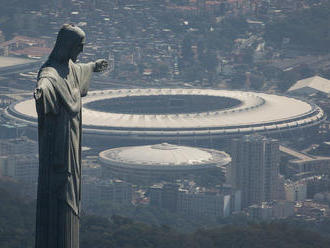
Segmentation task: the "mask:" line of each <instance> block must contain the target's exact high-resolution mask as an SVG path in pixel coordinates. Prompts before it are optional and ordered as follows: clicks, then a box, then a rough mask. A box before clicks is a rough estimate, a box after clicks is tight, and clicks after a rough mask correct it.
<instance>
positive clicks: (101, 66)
mask: <svg viewBox="0 0 330 248" xmlns="http://www.w3.org/2000/svg"><path fill="white" fill-rule="evenodd" d="M108 65H109V64H108V61H106V60H105V59H98V60H96V61H95V67H94V72H102V71H104V70H106V69H107V68H108Z"/></svg>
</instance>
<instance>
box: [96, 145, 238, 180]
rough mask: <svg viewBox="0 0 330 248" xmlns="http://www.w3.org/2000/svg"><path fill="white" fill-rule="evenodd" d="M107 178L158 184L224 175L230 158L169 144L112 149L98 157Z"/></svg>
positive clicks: (210, 151)
mask: <svg viewBox="0 0 330 248" xmlns="http://www.w3.org/2000/svg"><path fill="white" fill-rule="evenodd" d="M99 159H100V161H101V162H102V164H103V167H104V168H105V171H106V173H105V174H106V175H108V176H111V177H116V178H120V179H123V180H126V181H129V182H132V183H146V184H149V183H155V182H160V181H174V180H176V179H184V178H191V176H194V175H198V176H201V175H203V174H208V173H219V183H221V180H222V179H221V178H222V177H221V174H222V175H223V173H225V170H226V167H227V166H228V165H229V164H230V162H231V158H230V156H229V155H228V154H227V153H225V152H223V151H217V150H212V149H204V148H196V147H190V146H179V145H172V144H168V143H162V144H156V145H146V146H130V147H120V148H114V149H109V150H106V151H103V152H101V153H100V154H99Z"/></svg>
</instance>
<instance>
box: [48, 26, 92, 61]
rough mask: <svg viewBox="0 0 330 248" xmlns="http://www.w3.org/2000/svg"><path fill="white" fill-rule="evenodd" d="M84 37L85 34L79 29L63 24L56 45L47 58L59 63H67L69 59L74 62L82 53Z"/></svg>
mask: <svg viewBox="0 0 330 248" xmlns="http://www.w3.org/2000/svg"><path fill="white" fill-rule="evenodd" d="M85 37H86V35H85V32H84V31H83V30H82V29H81V28H79V27H77V26H75V25H72V24H64V25H63V26H62V28H61V29H60V31H59V32H58V34H57V39H56V43H55V46H54V48H53V51H52V52H51V54H50V56H49V58H50V59H54V60H56V61H58V62H61V63H63V62H67V61H69V59H71V60H72V61H73V62H75V61H76V60H77V57H78V55H79V54H80V53H81V52H82V51H83V48H84V43H85Z"/></svg>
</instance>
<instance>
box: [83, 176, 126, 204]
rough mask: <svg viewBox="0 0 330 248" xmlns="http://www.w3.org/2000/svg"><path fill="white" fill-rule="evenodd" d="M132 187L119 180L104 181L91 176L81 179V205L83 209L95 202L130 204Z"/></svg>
mask: <svg viewBox="0 0 330 248" xmlns="http://www.w3.org/2000/svg"><path fill="white" fill-rule="evenodd" d="M131 201H132V186H131V184H129V183H126V182H124V181H121V180H110V179H109V180H104V179H100V178H96V177H91V176H83V178H82V204H83V206H84V207H88V206H90V205H93V203H95V202H112V203H114V204H126V205H128V204H131Z"/></svg>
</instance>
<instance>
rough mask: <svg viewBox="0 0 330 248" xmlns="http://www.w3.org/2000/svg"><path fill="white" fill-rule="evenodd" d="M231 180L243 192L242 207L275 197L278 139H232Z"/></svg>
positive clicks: (252, 136)
mask: <svg viewBox="0 0 330 248" xmlns="http://www.w3.org/2000/svg"><path fill="white" fill-rule="evenodd" d="M231 156H232V165H231V168H230V183H231V184H232V185H233V186H234V187H235V188H236V189H240V190H241V191H242V207H243V208H245V207H248V206H250V205H252V204H257V203H261V202H263V201H270V200H274V199H278V197H279V196H278V194H279V160H280V151H279V142H278V141H277V140H275V139H268V138H265V137H263V136H259V135H248V136H244V137H243V138H240V139H234V140H233V141H232V144H231Z"/></svg>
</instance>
